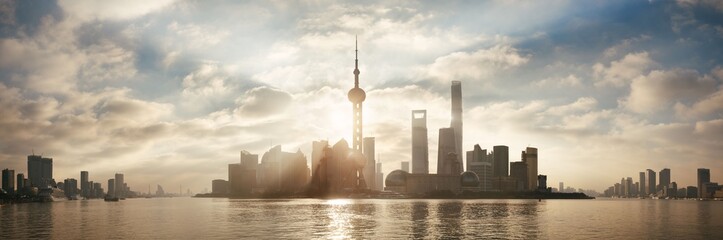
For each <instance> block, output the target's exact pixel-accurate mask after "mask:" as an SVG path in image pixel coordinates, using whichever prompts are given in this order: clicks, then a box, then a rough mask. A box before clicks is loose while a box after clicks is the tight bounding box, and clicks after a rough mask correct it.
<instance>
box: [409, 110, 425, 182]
mask: <svg viewBox="0 0 723 240" xmlns="http://www.w3.org/2000/svg"><path fill="white" fill-rule="evenodd" d="M412 173H424V174H427V173H429V146H428V141H427V110H412Z"/></svg>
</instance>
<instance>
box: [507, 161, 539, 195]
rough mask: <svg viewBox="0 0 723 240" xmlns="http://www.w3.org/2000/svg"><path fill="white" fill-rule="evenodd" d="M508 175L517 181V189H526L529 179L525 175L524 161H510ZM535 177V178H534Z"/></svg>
mask: <svg viewBox="0 0 723 240" xmlns="http://www.w3.org/2000/svg"><path fill="white" fill-rule="evenodd" d="M510 177H512V179H514V180H515V182H517V187H516V188H515V189H517V190H527V189H528V188H527V187H528V186H530V185H529V184H528V182H529V180H528V175H527V164H526V163H525V162H512V163H510ZM536 179H537V178H535V180H536Z"/></svg>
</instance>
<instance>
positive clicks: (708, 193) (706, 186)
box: [700, 182, 720, 198]
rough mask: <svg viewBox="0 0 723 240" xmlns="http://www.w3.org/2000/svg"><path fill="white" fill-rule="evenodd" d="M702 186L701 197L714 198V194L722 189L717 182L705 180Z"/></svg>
mask: <svg viewBox="0 0 723 240" xmlns="http://www.w3.org/2000/svg"><path fill="white" fill-rule="evenodd" d="M702 187H703V190H702V191H701V195H700V198H713V194H714V193H715V192H716V191H718V190H720V186H719V185H718V183H716V182H705V183H703V185H702Z"/></svg>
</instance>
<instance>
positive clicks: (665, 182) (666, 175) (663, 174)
mask: <svg viewBox="0 0 723 240" xmlns="http://www.w3.org/2000/svg"><path fill="white" fill-rule="evenodd" d="M658 179H659V180H660V182H659V183H658V188H657V189H656V190H657V191H661V190H665V189H667V188H668V187H670V186H669V185H670V169H668V168H664V169H663V170H660V175H659V176H658Z"/></svg>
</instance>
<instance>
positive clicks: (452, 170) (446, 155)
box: [437, 128, 462, 174]
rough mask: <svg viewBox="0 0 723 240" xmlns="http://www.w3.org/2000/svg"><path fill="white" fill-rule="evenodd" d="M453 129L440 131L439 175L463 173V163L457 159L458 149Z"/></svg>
mask: <svg viewBox="0 0 723 240" xmlns="http://www.w3.org/2000/svg"><path fill="white" fill-rule="evenodd" d="M454 131H455V130H454V129H453V128H440V129H439V145H438V150H437V174H460V173H462V169H461V162H460V161H459V160H458V158H457V153H456V152H457V147H456V145H455V136H454ZM450 154H451V155H450Z"/></svg>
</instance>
